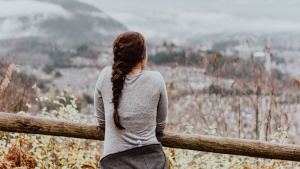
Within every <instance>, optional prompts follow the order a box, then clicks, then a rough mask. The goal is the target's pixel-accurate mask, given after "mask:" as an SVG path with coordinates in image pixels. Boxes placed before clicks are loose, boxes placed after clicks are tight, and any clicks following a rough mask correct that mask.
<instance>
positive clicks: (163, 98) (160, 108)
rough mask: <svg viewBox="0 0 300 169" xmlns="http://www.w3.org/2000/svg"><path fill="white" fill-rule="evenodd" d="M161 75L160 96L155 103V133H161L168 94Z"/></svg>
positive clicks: (166, 109) (164, 122)
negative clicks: (156, 103)
mask: <svg viewBox="0 0 300 169" xmlns="http://www.w3.org/2000/svg"><path fill="white" fill-rule="evenodd" d="M160 76H161V85H160V97H159V101H158V105H157V117H156V133H162V132H163V130H164V129H165V126H166V123H167V113H168V94H167V88H166V84H165V80H164V78H163V77H162V75H161V74H160Z"/></svg>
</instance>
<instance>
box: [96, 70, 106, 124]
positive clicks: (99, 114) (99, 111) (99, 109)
mask: <svg viewBox="0 0 300 169" xmlns="http://www.w3.org/2000/svg"><path fill="white" fill-rule="evenodd" d="M106 72H107V68H104V69H103V70H102V72H101V73H100V75H99V78H98V80H97V83H96V87H95V92H94V116H95V117H96V118H97V122H98V124H99V127H100V128H103V129H104V128H105V111H104V103H103V98H102V94H101V87H102V84H103V80H104V77H105V75H106Z"/></svg>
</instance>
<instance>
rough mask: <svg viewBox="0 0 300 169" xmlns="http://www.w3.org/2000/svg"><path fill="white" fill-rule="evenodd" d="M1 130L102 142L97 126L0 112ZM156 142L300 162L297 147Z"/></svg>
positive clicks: (191, 139)
mask: <svg viewBox="0 0 300 169" xmlns="http://www.w3.org/2000/svg"><path fill="white" fill-rule="evenodd" d="M0 130H1V131H8V132H18V133H31V134H43V135H53V136H63V137H75V138H83V139H94V140H103V139H104V131H102V130H101V129H100V128H98V127H97V125H96V124H82V123H74V122H70V121H62V120H54V119H49V118H41V117H33V116H24V115H16V114H10V113H2V112H0ZM158 140H159V141H160V142H161V143H162V145H163V146H165V147H173V148H181V149H189V150H197V151H205V152H214V153H222V154H232V155H242V156H250V157H259V158H270V159H280V160H290V161H300V145H292V144H277V143H270V142H265V141H257V140H247V139H235V138H224V137H214V136H205V135H195V134H178V133H172V132H165V133H164V134H162V135H160V136H158Z"/></svg>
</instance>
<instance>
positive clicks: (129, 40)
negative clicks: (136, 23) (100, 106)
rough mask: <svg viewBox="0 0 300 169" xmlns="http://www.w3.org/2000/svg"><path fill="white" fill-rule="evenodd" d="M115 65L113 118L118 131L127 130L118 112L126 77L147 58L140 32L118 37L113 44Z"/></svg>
mask: <svg viewBox="0 0 300 169" xmlns="http://www.w3.org/2000/svg"><path fill="white" fill-rule="evenodd" d="M113 55H114V59H113V60H114V63H113V65H112V76H111V82H112V92H113V97H112V103H113V105H114V112H113V118H114V122H115V125H116V127H117V128H118V129H120V130H122V129H125V128H124V127H123V126H122V125H121V123H120V116H119V112H118V107H119V103H120V100H121V97H122V90H123V86H124V81H125V79H126V75H127V74H128V73H129V72H130V71H131V70H132V69H133V68H134V67H135V66H136V65H138V64H139V63H141V62H142V61H143V59H144V58H145V57H146V43H145V40H144V37H143V36H142V35H141V34H140V33H138V32H125V33H122V34H120V35H119V36H117V37H116V39H115V40H114V42H113Z"/></svg>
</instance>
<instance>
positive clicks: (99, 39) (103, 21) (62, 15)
mask: <svg viewBox="0 0 300 169" xmlns="http://www.w3.org/2000/svg"><path fill="white" fill-rule="evenodd" d="M126 30H127V28H126V27H125V26H124V25H122V24H121V23H119V22H117V21H116V20H114V19H112V18H111V17H109V16H108V15H106V14H104V13H103V12H101V11H100V10H98V9H97V8H95V7H93V6H91V5H88V4H84V3H81V2H78V1H75V0H2V1H0V41H1V42H2V43H3V42H15V41H17V42H20V41H21V43H23V42H26V41H27V40H28V41H38V42H39V43H40V42H45V43H54V44H61V45H68V46H70V45H80V44H102V43H104V44H106V43H111V41H112V40H113V38H114V37H115V36H116V35H117V34H119V33H120V32H123V31H126Z"/></svg>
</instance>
